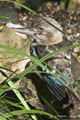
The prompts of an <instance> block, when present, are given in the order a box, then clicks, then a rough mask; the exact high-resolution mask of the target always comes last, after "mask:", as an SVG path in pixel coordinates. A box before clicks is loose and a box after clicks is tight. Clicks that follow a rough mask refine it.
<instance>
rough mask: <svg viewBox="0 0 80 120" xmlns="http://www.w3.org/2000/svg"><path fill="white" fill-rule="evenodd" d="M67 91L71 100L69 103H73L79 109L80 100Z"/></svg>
mask: <svg viewBox="0 0 80 120" xmlns="http://www.w3.org/2000/svg"><path fill="white" fill-rule="evenodd" d="M67 93H68V97H69V101H70V102H71V104H73V105H74V107H77V108H78V109H80V101H79V100H77V99H76V98H75V97H74V96H73V95H72V94H71V93H70V92H69V91H67Z"/></svg>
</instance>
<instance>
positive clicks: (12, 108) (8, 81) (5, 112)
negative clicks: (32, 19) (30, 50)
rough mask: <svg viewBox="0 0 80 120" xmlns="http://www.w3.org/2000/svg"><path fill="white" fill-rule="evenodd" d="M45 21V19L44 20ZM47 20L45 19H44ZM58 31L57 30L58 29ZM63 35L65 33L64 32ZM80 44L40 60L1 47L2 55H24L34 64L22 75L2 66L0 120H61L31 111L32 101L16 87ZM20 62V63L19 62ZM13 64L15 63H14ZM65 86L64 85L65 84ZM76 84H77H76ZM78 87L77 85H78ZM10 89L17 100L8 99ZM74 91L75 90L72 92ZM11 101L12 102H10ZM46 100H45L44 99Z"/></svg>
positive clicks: (0, 67)
mask: <svg viewBox="0 0 80 120" xmlns="http://www.w3.org/2000/svg"><path fill="white" fill-rule="evenodd" d="M3 1H9V2H12V1H10V0H3ZM15 3H16V4H17V5H20V6H21V7H23V8H25V9H27V10H28V11H31V12H33V13H35V14H36V15H38V16H39V17H41V16H40V15H39V14H37V13H36V12H34V11H33V10H31V9H30V8H28V7H26V6H24V5H22V4H20V3H17V2H15ZM1 17H2V18H5V17H4V16H1ZM43 19H44V18H43ZM44 20H45V19H44ZM49 24H50V23H49ZM52 26H53V27H56V26H54V25H52ZM56 29H57V28H56ZM62 33H63V32H62ZM79 46H80V44H77V45H72V46H66V47H65V48H62V49H59V50H57V51H55V52H52V53H51V54H48V55H46V56H44V57H43V58H41V59H40V60H38V59H36V58H34V57H32V56H29V55H28V54H26V53H25V52H23V51H21V50H19V49H16V48H11V47H10V46H4V45H0V48H1V49H2V51H0V54H11V55H16V56H18V55H22V56H25V57H29V58H30V59H31V60H32V61H33V62H34V64H32V65H31V66H30V67H28V68H27V69H25V70H24V71H23V72H21V73H20V74H17V73H16V72H17V68H16V70H15V71H11V70H10V69H7V68H6V67H4V66H0V72H1V74H2V75H3V76H4V77H5V80H4V82H2V83H1V84H0V119H1V120H7V119H9V120H18V119H19V118H18V116H19V115H22V116H23V117H24V118H25V119H26V120H32V119H33V120H37V119H39V120H42V118H41V117H40V116H38V117H37V114H43V115H47V116H50V117H52V118H53V120H54V119H56V120H59V119H61V118H60V117H59V118H57V117H55V116H54V115H52V114H50V113H47V112H44V111H39V110H34V109H31V108H30V107H29V106H28V104H27V102H29V101H31V99H30V100H28V101H25V100H24V98H23V97H22V95H21V94H20V92H19V91H18V90H17V89H16V87H15V83H16V82H17V81H18V80H19V79H22V80H24V81H25V82H26V80H25V79H24V76H25V75H26V74H28V73H31V72H32V70H33V69H34V68H35V67H37V66H41V67H43V68H44V69H47V68H45V66H44V65H43V64H42V62H44V61H45V60H47V59H48V58H50V57H52V56H53V55H55V54H57V53H59V52H62V51H64V50H67V49H70V48H75V47H79ZM0 59H5V60H6V58H0ZM7 59H10V58H7ZM17 62H18V61H17ZM12 64H13V63H12ZM4 70H7V71H11V74H10V75H9V76H8V75H7V74H6V73H5V72H4ZM37 72H39V71H37ZM55 76H56V77H57V74H55ZM63 84H64V83H63ZM74 84H76V83H75V82H74ZM76 85H77V84H76ZM64 86H65V87H66V88H67V89H69V87H68V86H66V85H65V84H64ZM77 86H78V87H80V86H79V85H77ZM9 89H12V90H13V92H14V93H15V94H16V96H17V98H18V99H17V100H16V99H14V98H8V99H6V97H5V96H6V92H7V91H8V90H9ZM72 91H73V90H72ZM10 99H11V100H10ZM42 99H43V100H44V98H42ZM44 101H45V104H47V105H48V106H49V107H50V109H51V110H53V111H54V112H55V113H56V114H57V115H58V116H59V114H58V113H57V111H55V110H54V108H52V107H51V106H50V105H49V103H47V101H46V100H44ZM16 108H17V110H16Z"/></svg>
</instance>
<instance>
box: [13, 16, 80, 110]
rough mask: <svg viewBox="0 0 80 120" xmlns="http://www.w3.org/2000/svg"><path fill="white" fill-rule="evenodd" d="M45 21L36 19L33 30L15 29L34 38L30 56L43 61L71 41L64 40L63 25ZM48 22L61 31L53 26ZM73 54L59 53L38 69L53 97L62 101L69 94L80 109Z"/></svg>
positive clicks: (68, 51) (49, 20)
mask: <svg viewBox="0 0 80 120" xmlns="http://www.w3.org/2000/svg"><path fill="white" fill-rule="evenodd" d="M44 19H45V20H46V21H45V20H43V19H42V18H39V19H38V18H37V19H35V20H34V23H33V24H32V29H21V30H20V29H19V31H18V29H14V30H15V31H17V32H22V33H24V34H30V35H33V36H34V40H33V42H32V43H31V45H30V54H31V56H33V57H35V58H36V59H41V58H43V57H44V56H45V55H47V54H49V53H52V52H54V51H56V50H59V49H60V48H63V47H66V46H69V45H70V41H68V40H67V39H66V40H63V35H62V33H61V31H62V27H61V25H60V24H59V23H58V22H57V21H56V20H54V19H53V18H49V17H44ZM47 21H48V22H50V23H51V24H53V25H54V26H56V27H57V28H58V29H59V30H61V31H59V30H58V29H56V28H55V27H53V26H51V24H49V23H48V22H47ZM71 54H72V51H71V50H66V51H62V52H59V53H57V54H55V55H53V56H52V57H50V58H48V59H47V60H45V61H44V62H43V63H42V64H43V65H44V68H43V67H41V66H37V69H38V71H42V73H39V76H40V77H41V78H42V79H43V80H44V82H45V83H46V86H47V88H48V89H49V91H50V92H51V94H52V95H54V96H55V97H56V98H57V99H58V100H59V101H61V100H62V99H63V98H65V97H66V94H67V95H68V97H69V100H70V102H71V104H73V105H74V107H77V108H80V98H79V97H78V95H77V93H76V91H75V89H74V87H73V83H74V77H73V74H72V72H71Z"/></svg>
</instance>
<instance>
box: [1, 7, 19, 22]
mask: <svg viewBox="0 0 80 120" xmlns="http://www.w3.org/2000/svg"><path fill="white" fill-rule="evenodd" d="M0 16H5V17H9V19H10V21H11V22H13V23H14V22H15V21H16V19H17V12H16V11H15V10H14V9H13V8H9V7H5V6H4V7H0ZM9 19H3V18H0V23H1V22H5V23H7V22H9Z"/></svg>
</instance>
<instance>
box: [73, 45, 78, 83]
mask: <svg viewBox="0 0 80 120" xmlns="http://www.w3.org/2000/svg"><path fill="white" fill-rule="evenodd" d="M79 53H80V48H79V47H77V48H75V49H74V52H73V54H72V64H71V69H72V73H73V75H74V79H75V81H77V80H79V81H80V54H79Z"/></svg>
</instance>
